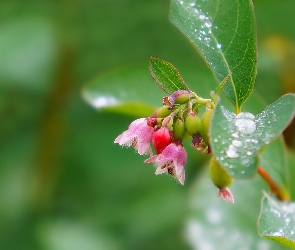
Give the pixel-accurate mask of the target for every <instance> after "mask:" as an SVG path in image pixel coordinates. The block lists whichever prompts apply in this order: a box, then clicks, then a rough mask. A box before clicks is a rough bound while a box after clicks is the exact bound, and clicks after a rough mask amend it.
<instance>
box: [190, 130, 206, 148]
mask: <svg viewBox="0 0 295 250" xmlns="http://www.w3.org/2000/svg"><path fill="white" fill-rule="evenodd" d="M192 138H193V139H192V146H193V147H194V148H195V149H196V150H202V152H207V149H208V147H207V145H206V143H205V142H204V140H203V138H202V137H201V135H200V134H194V135H193V136H192Z"/></svg>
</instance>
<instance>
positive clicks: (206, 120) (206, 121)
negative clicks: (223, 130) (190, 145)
mask: <svg viewBox="0 0 295 250" xmlns="http://www.w3.org/2000/svg"><path fill="white" fill-rule="evenodd" d="M213 111H214V110H213V109H206V110H205V112H204V114H203V115H202V117H201V121H202V126H203V130H202V131H200V134H201V136H202V138H203V140H204V141H205V142H206V144H207V145H209V142H210V140H209V128H210V124H211V118H212V115H213Z"/></svg>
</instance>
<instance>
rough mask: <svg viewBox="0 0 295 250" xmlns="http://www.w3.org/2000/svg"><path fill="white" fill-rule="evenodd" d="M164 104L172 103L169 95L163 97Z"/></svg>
mask: <svg viewBox="0 0 295 250" xmlns="http://www.w3.org/2000/svg"><path fill="white" fill-rule="evenodd" d="M163 105H167V106H170V105H171V104H170V102H169V99H168V96H164V97H163Z"/></svg>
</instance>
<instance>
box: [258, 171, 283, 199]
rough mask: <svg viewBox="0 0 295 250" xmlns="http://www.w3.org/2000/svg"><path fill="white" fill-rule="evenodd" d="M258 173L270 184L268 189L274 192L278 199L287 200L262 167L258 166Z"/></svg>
mask: <svg viewBox="0 0 295 250" xmlns="http://www.w3.org/2000/svg"><path fill="white" fill-rule="evenodd" d="M258 174H259V175H260V176H261V177H262V178H263V179H264V180H265V181H266V182H267V184H268V185H269V186H270V191H271V192H272V193H274V194H275V195H276V196H277V198H278V199H279V200H280V201H288V199H287V198H286V197H284V195H283V194H282V193H281V190H280V188H279V187H278V185H277V184H276V183H275V181H274V180H273V179H272V178H271V176H270V175H269V174H268V173H267V171H266V170H265V169H264V168H263V167H261V166H259V167H258Z"/></svg>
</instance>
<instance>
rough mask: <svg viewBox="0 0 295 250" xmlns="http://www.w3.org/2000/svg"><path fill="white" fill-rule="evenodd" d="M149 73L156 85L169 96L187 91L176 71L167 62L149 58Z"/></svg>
mask: <svg viewBox="0 0 295 250" xmlns="http://www.w3.org/2000/svg"><path fill="white" fill-rule="evenodd" d="M150 73H151V76H152V78H153V79H154V80H155V81H156V83H157V84H158V85H159V86H160V87H161V88H162V89H163V90H164V91H165V92H166V93H168V94H169V95H170V94H172V93H173V92H175V91H177V90H181V89H182V90H189V89H188V86H187V85H186V83H185V82H184V80H183V79H182V77H181V75H180V74H179V72H178V70H177V69H176V68H175V67H174V66H173V65H172V64H171V63H169V62H166V61H164V60H162V59H159V58H155V57H151V59H150Z"/></svg>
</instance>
